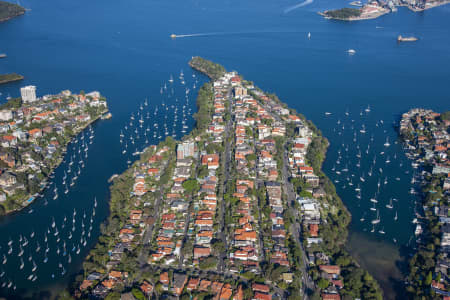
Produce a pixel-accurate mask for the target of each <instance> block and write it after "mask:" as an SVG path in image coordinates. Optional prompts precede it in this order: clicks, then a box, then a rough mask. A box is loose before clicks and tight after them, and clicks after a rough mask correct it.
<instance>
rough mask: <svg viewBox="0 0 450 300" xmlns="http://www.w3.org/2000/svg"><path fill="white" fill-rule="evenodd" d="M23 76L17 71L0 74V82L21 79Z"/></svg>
mask: <svg viewBox="0 0 450 300" xmlns="http://www.w3.org/2000/svg"><path fill="white" fill-rule="evenodd" d="M22 79H23V76H22V75H19V74H17V73H10V74H0V84H4V83H8V82H13V81H19V80H22Z"/></svg>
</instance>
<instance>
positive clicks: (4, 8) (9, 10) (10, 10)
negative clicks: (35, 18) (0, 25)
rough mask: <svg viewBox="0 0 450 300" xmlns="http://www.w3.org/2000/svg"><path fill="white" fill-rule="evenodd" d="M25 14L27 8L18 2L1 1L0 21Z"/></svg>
mask: <svg viewBox="0 0 450 300" xmlns="http://www.w3.org/2000/svg"><path fill="white" fill-rule="evenodd" d="M23 14H25V8H23V7H22V6H20V5H18V4H14V3H9V2H6V1H0V22H5V21H8V20H10V19H12V18H14V17H17V16H20V15H23Z"/></svg>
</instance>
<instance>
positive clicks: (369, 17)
mask: <svg viewBox="0 0 450 300" xmlns="http://www.w3.org/2000/svg"><path fill="white" fill-rule="evenodd" d="M449 3H450V0H445V1H435V2H431V3H430V4H427V5H425V7H424V8H418V7H413V6H411V5H408V4H404V3H402V4H399V5H398V7H406V8H408V9H409V10H410V11H412V12H422V11H426V10H428V9H431V8H435V7H439V6H443V5H446V4H449ZM361 9H364V6H362V8H361ZM336 10H339V9H336ZM396 10H397V8H396V7H394V8H392V9H389V8H386V7H379V11H378V12H375V13H371V14H370V15H364V16H357V17H348V18H341V17H332V16H329V15H328V14H327V13H328V12H329V11H330V10H325V11H319V12H317V14H319V15H321V16H322V17H324V18H325V19H329V20H339V21H349V22H352V21H364V20H373V19H377V18H379V17H381V16H384V15H387V14H390V13H393V12H396Z"/></svg>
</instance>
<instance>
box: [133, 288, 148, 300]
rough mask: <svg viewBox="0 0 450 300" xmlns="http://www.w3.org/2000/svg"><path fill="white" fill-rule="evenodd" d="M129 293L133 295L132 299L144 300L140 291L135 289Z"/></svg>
mask: <svg viewBox="0 0 450 300" xmlns="http://www.w3.org/2000/svg"><path fill="white" fill-rule="evenodd" d="M131 293H132V294H133V296H134V298H136V299H138V300H145V295H144V293H143V292H141V290H139V289H137V288H133V289H132V290H131Z"/></svg>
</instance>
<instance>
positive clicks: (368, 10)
mask: <svg viewBox="0 0 450 300" xmlns="http://www.w3.org/2000/svg"><path fill="white" fill-rule="evenodd" d="M448 3H450V0H390V1H381V0H369V1H368V2H367V3H366V4H364V5H362V4H361V2H360V1H356V2H352V3H351V4H352V5H355V6H361V7H360V8H348V7H344V8H341V9H335V10H326V11H323V12H319V14H320V15H322V16H324V17H325V18H327V19H336V20H343V21H359V20H369V19H375V18H378V17H380V16H382V15H385V14H388V13H390V12H395V11H397V7H399V6H406V7H408V8H409V9H410V10H412V11H414V12H418V11H424V10H426V9H430V8H433V7H436V6H441V5H445V4H448Z"/></svg>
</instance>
